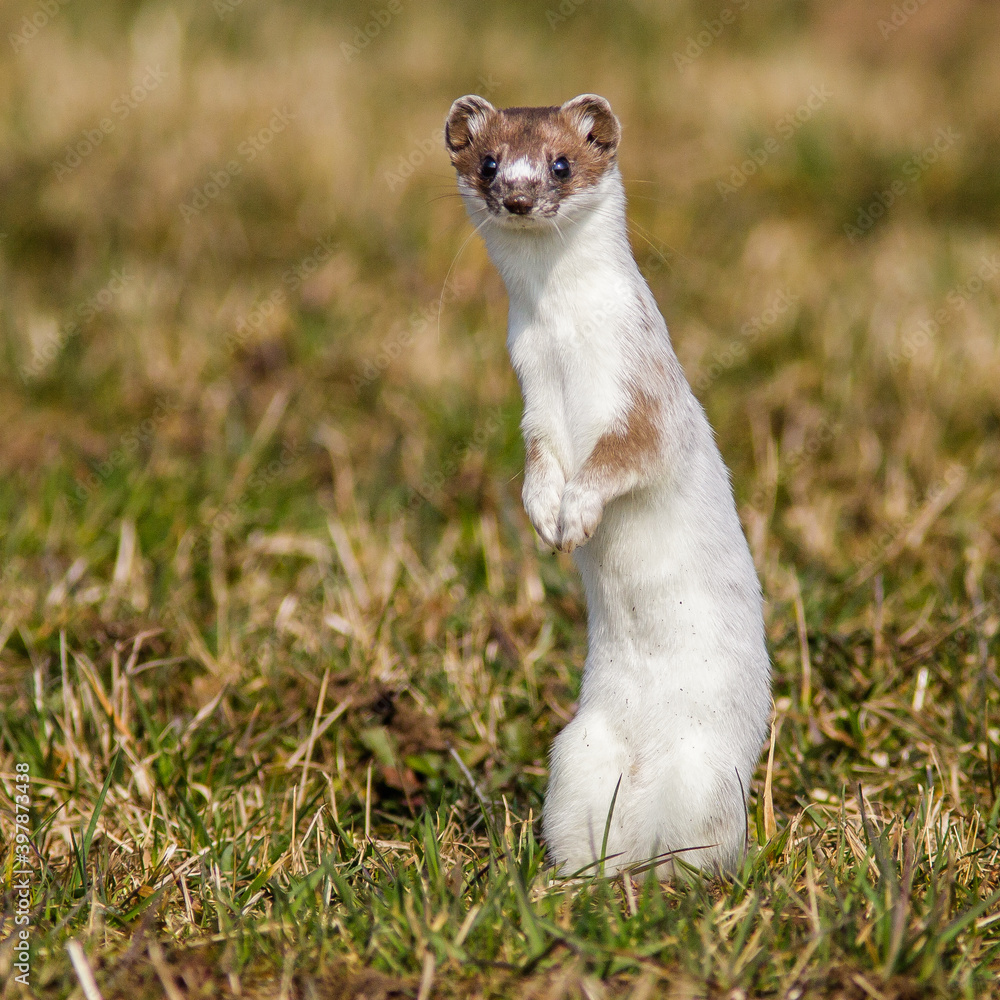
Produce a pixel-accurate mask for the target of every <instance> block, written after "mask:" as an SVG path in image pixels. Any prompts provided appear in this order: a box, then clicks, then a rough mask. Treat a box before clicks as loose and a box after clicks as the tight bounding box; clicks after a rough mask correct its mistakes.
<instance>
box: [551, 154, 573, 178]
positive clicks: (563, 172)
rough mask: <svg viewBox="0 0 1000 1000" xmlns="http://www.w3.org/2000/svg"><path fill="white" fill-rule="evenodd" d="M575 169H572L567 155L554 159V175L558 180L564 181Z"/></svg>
mask: <svg viewBox="0 0 1000 1000" xmlns="http://www.w3.org/2000/svg"><path fill="white" fill-rule="evenodd" d="M572 172H573V171H572V170H570V166H569V160H567V159H566V157H565V156H560V157H559V159H557V160H554V161H553V163H552V176H553V177H555V178H556V180H560V181H564V180H566V179H567V178H568V177H569V175H570V174H571V173H572Z"/></svg>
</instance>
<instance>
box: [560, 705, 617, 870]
mask: <svg viewBox="0 0 1000 1000" xmlns="http://www.w3.org/2000/svg"><path fill="white" fill-rule="evenodd" d="M629 768H630V762H629V754H628V748H627V746H626V744H625V742H624V741H623V740H622V739H621V738H620V737H619V736H618V735H617V734H616V733H615V732H614V731H613V730H612V729H611V727H609V726H608V725H607V723H606V721H605V719H604V716H603V715H602V713H600V712H587V711H581V712H580V714H579V715H577V716H576V718H574V719H573V720H572V722H570V723H569V725H567V726H566V728H565V729H563V731H562V732H561V733H560V734H559V735H558V736H557V737H556V738H555V741H554V742H553V744H552V753H551V755H550V759H549V787H548V790H547V791H546V794H545V808H544V810H543V813H542V826H543V830H544V834H545V840H546V843H547V844H548V849H549V857H550V859H551V860H552V861H553V862H554V863H555V864H557V865H559V866H560V873H561V874H562V875H573V874H575V873H580V874H583V875H592V874H597V872H598V870H599V862H600V859H601V848H602V845H603V842H604V835H605V830H606V829H607V831H608V843H607V857H606V860H605V866H604V870H605V873H606V874H611V873H614V872H617V871H618V870H619V868H620V867H622V866H624V865H625V864H627V863H629V862H631V861H633V860H634V857H633V854H632V850H631V848H632V846H633V845H632V843H631V841H632V839H633V838H632V836H631V834H632V833H633V829H634V828H633V824H632V823H631V822H630V820H629V813H630V811H631V810H630V808H629V802H628V800H629V799H630V797H631V796H630V795H629V789H630V787H631V784H632V780H631V775H630V774H629ZM616 787H617V788H618V794H617V797H616V796H615V789H616ZM612 799H614V811H613V813H612V812H611V803H612ZM609 814H611V825H610V827H609V826H608V816H609Z"/></svg>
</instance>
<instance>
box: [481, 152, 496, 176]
mask: <svg viewBox="0 0 1000 1000" xmlns="http://www.w3.org/2000/svg"><path fill="white" fill-rule="evenodd" d="M496 175H497V161H496V160H495V159H494V158H493V157H492V156H485V157H483V162H482V163H480V164H479V176H480V177H482V178H483V180H487V181H491V180H493V178H494V177H496Z"/></svg>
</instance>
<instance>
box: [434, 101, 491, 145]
mask: <svg viewBox="0 0 1000 1000" xmlns="http://www.w3.org/2000/svg"><path fill="white" fill-rule="evenodd" d="M496 113H497V109H496V108H495V107H493V105H492V104H490V102H489V101H487V100H486V98H485V97H477V96H476V95H475V94H468V95H467V96H465V97H460V98H459V99H458V100H457V101H455V103H454V104H453V105H452V106H451V110H450V111H449V112H448V118H447V119H446V121H445V123H444V144H445V145H446V146H447V147H448V149H449V150H450V151H451V152H453V153H457V152H458V151H459V150H460V149H465V147H466V146H468V145H469V143H470V142H472V137H473V136H474V135H475V133H476V131H477V130H478V129H480V128H482V126H483V125H484V124H485V123H486V122H487V121H488V120H489V118H490V116H491V115H495V114H496Z"/></svg>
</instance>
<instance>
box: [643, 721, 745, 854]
mask: <svg viewBox="0 0 1000 1000" xmlns="http://www.w3.org/2000/svg"><path fill="white" fill-rule="evenodd" d="M650 764H652V762H650ZM641 777H642V778H646V779H648V778H652V780H651V781H648V782H647V783H648V784H649V786H650V787H649V794H648V797H647V798H646V802H647V803H648V804H649V806H650V807H651V810H653V811H655V815H649V814H647V815H646V816H645V817H643V822H644V824H645V825H647V827H650V828H652V829H654V830H655V832H656V841H657V842H658V843H659V844H662V845H665V847H666V848H667V849H669V850H671V851H674V852H676V853H675V855H674V856H676V857H679V858H681V859H682V860H683V861H684V862H685V863H686V864H689V865H693V866H694V867H696V868H704V869H706V870H708V871H732V870H733V869H734V868H736V866H737V865H738V864H739V861H740V858H741V857H742V855H743V850H744V846H745V842H746V829H747V827H746V822H747V818H746V797H745V789H742V790H741V782H740V779H739V777H738V775H737V771H736V767H735V765H734V764H733V763H731V762H729V761H722V760H719V759H718V756H717V754H715V753H713V752H712V750H711V749H710V748H709V747H706V746H704V745H701V744H700V742H699V741H696V740H694V739H691V738H688V739H683V738H679V739H678V740H677V741H676V742H675V743H674V744H673V746H672V747H671V749H670V751H669V752H668V753H667V754H665V755H664V758H663V759H662V760H661V761H659V762H658V764H657V766H656V773H655V775H649V774H643V775H641ZM660 849H661V850H663V849H664V848H662V847H661V848H660ZM672 867H673V866H672V865H670V864H666V865H663V866H661V868H660V874H669V873H670V871H671V870H672Z"/></svg>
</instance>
